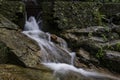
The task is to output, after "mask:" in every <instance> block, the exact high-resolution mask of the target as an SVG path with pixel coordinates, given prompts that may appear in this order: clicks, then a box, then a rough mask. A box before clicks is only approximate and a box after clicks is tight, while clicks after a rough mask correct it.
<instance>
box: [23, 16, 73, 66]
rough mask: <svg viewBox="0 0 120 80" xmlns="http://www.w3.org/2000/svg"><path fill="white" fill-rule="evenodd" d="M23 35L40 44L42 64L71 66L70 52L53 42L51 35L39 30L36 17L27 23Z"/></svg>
mask: <svg viewBox="0 0 120 80" xmlns="http://www.w3.org/2000/svg"><path fill="white" fill-rule="evenodd" d="M23 33H24V34H25V35H27V36H28V37H30V38H31V39H33V40H35V41H36V42H37V43H38V44H39V46H40V49H41V52H40V53H41V55H42V59H41V62H57V63H58V62H62V63H68V64H71V56H70V55H69V53H70V52H69V51H67V49H66V50H64V48H61V47H59V46H57V45H55V44H54V43H53V42H51V38H50V34H49V33H45V32H43V31H41V30H40V29H39V26H38V24H37V22H36V20H35V18H34V17H30V18H29V19H28V21H26V24H25V28H24V31H23ZM64 57H66V58H64Z"/></svg>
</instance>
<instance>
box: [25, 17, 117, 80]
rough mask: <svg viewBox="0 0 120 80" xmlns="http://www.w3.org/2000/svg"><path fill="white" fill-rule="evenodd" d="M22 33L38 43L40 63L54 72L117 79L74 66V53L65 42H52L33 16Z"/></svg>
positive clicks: (48, 34)
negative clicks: (57, 43)
mask: <svg viewBox="0 0 120 80" xmlns="http://www.w3.org/2000/svg"><path fill="white" fill-rule="evenodd" d="M23 33H24V34H25V35H27V36H28V37H30V38H31V39H33V40H35V41H36V42H37V43H38V45H39V46H40V49H41V50H40V51H41V52H40V55H41V56H42V57H41V60H40V61H41V63H42V64H44V65H45V66H47V67H48V68H51V69H52V70H54V73H56V72H59V73H63V74H65V73H66V72H67V71H74V72H77V73H79V74H82V75H83V76H86V77H109V78H113V79H114V80H117V79H116V78H115V77H112V76H110V75H105V74H101V73H97V72H91V71H86V70H84V69H82V68H76V67H74V58H75V53H74V52H70V51H69V50H68V49H67V43H66V42H63V43H62V44H61V46H58V45H56V44H54V43H53V42H52V41H51V37H50V36H51V34H50V33H45V32H43V31H42V30H40V28H39V26H38V24H37V22H36V20H35V18H34V17H30V18H29V19H28V20H27V21H26V24H25V27H24V31H23Z"/></svg>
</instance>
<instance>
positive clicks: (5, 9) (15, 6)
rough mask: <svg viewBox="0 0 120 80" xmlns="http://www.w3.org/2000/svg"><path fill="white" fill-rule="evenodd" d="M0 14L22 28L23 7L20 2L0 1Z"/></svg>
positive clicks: (23, 20) (23, 18)
mask: <svg viewBox="0 0 120 80" xmlns="http://www.w3.org/2000/svg"><path fill="white" fill-rule="evenodd" d="M0 14H2V15H4V16H5V17H6V18H7V19H9V20H11V21H12V22H14V23H15V24H17V25H19V28H23V27H24V24H25V5H24V3H23V2H21V1H0Z"/></svg>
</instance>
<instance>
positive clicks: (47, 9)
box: [42, 1, 102, 30]
mask: <svg viewBox="0 0 120 80" xmlns="http://www.w3.org/2000/svg"><path fill="white" fill-rule="evenodd" d="M42 4H43V7H42V8H43V16H42V18H43V27H45V28H46V27H47V28H49V29H50V28H51V29H54V28H58V29H61V30H64V29H71V28H83V27H89V26H97V25H101V24H102V22H101V14H100V13H99V7H100V6H101V4H98V3H92V2H79V1H75V2H73V1H55V2H54V3H52V2H44V3H42ZM45 4H46V5H45Z"/></svg>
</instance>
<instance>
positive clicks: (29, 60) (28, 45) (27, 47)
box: [0, 15, 40, 66]
mask: <svg viewBox="0 0 120 80" xmlns="http://www.w3.org/2000/svg"><path fill="white" fill-rule="evenodd" d="M17 28H18V27H17V26H16V25H15V24H13V23H12V22H10V21H9V20H7V19H6V18H4V17H3V16H2V15H0V42H1V48H0V51H1V52H2V53H0V54H1V55H2V54H4V57H5V56H7V59H8V60H7V62H8V63H13V64H16V65H17V64H20V62H21V65H26V66H35V65H36V64H37V63H38V62H39V56H38V55H39V54H40V52H39V51H40V48H39V46H37V43H36V42H34V41H33V40H31V39H29V38H28V37H26V36H25V35H24V34H22V33H21V31H20V30H19V29H17ZM18 61H19V62H18ZM7 62H4V61H3V63H7Z"/></svg>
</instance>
